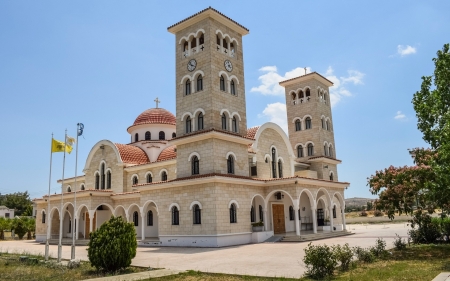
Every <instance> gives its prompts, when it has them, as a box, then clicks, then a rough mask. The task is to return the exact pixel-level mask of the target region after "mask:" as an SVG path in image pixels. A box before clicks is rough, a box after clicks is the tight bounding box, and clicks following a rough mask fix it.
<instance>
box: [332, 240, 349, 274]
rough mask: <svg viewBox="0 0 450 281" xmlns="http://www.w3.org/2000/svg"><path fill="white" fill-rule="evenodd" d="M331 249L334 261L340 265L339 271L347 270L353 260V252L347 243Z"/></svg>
mask: <svg viewBox="0 0 450 281" xmlns="http://www.w3.org/2000/svg"><path fill="white" fill-rule="evenodd" d="M332 248H333V254H334V256H335V258H336V260H337V261H338V262H340V263H341V265H340V268H341V270H342V271H344V270H347V269H348V268H349V266H350V263H351V262H352V259H353V251H352V249H350V247H349V246H348V243H345V245H344V246H341V245H336V246H333V247H332Z"/></svg>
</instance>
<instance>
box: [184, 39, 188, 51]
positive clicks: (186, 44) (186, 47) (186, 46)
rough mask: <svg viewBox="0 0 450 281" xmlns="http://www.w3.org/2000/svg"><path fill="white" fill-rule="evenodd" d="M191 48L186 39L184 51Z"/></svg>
mask: <svg viewBox="0 0 450 281" xmlns="http://www.w3.org/2000/svg"><path fill="white" fill-rule="evenodd" d="M188 49H189V43H188V42H187V41H186V42H184V44H183V51H184V52H185V51H187V50H188Z"/></svg>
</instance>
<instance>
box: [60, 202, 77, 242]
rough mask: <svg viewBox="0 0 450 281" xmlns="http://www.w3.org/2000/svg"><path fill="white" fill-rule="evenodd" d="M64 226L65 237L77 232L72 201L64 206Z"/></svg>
mask: <svg viewBox="0 0 450 281" xmlns="http://www.w3.org/2000/svg"><path fill="white" fill-rule="evenodd" d="M62 213H63V222H62V223H63V227H62V231H63V233H62V237H63V238H72V235H73V234H74V233H75V232H74V229H72V228H73V219H74V217H75V216H74V215H73V214H74V210H73V205H72V203H68V204H65V205H64V206H63V212H62Z"/></svg>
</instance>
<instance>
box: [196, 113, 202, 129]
mask: <svg viewBox="0 0 450 281" xmlns="http://www.w3.org/2000/svg"><path fill="white" fill-rule="evenodd" d="M197 130H203V113H201V112H200V113H199V114H198V117H197Z"/></svg>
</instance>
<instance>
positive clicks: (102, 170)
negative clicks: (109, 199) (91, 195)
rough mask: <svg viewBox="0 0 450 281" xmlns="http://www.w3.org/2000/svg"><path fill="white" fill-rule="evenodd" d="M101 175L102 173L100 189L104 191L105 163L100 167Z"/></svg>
mask: <svg viewBox="0 0 450 281" xmlns="http://www.w3.org/2000/svg"><path fill="white" fill-rule="evenodd" d="M101 173H102V187H101V189H105V185H106V183H105V179H106V178H105V163H102V167H101Z"/></svg>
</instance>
